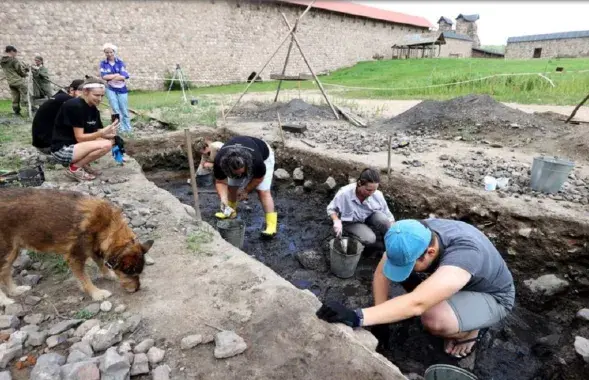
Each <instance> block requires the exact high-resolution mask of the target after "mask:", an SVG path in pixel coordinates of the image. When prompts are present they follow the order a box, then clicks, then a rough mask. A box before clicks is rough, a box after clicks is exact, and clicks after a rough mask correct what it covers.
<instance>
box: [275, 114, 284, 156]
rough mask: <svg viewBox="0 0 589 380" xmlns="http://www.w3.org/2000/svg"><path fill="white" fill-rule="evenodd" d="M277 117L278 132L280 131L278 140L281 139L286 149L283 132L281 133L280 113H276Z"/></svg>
mask: <svg viewBox="0 0 589 380" xmlns="http://www.w3.org/2000/svg"><path fill="white" fill-rule="evenodd" d="M276 116H277V117H278V130H279V131H280V138H281V139H282V145H283V146H284V147H285V148H286V140H284V132H283V131H282V122H281V121H280V113H279V112H278V111H276Z"/></svg>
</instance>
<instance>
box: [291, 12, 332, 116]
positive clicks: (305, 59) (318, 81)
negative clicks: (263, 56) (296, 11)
mask: <svg viewBox="0 0 589 380" xmlns="http://www.w3.org/2000/svg"><path fill="white" fill-rule="evenodd" d="M280 14H281V15H282V18H283V19H284V22H285V23H286V25H287V26H288V28H289V29H292V28H291V27H290V23H289V22H288V19H287V18H286V16H285V15H284V13H282V12H281V13H280ZM292 38H293V39H294V42H295V44H297V48H299V52H300V53H301V56H302V57H303V60H304V61H305V63H306V64H307V67H308V68H309V71H310V72H311V74H312V75H313V78H314V79H315V82H317V85H318V86H319V89H320V90H321V93H322V94H323V97H324V98H325V100H326V101H327V104H329V107H330V108H331V110H332V111H333V114H334V115H335V118H336V120H339V115H338V114H337V111H336V110H335V108H334V107H333V104H331V102H330V101H329V98H328V97H327V94H326V93H325V89H323V85H322V84H321V81H320V80H319V78H317V75H315V72H314V71H313V68H312V67H311V64H310V63H309V60H308V59H307V57H306V56H305V53H303V48H302V47H301V44H300V43H299V39H298V38H297V35H296V34H295V33H292Z"/></svg>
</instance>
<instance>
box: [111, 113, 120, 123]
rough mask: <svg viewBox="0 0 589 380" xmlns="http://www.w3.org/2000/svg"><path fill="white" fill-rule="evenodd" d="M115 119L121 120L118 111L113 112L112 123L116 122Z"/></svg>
mask: <svg viewBox="0 0 589 380" xmlns="http://www.w3.org/2000/svg"><path fill="white" fill-rule="evenodd" d="M115 120H119V121H120V120H121V117H120V116H119V114H118V113H113V114H112V115H110V121H111V123H114V122H115Z"/></svg>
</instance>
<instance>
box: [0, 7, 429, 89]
mask: <svg viewBox="0 0 589 380" xmlns="http://www.w3.org/2000/svg"><path fill="white" fill-rule="evenodd" d="M82 4H83V5H82ZM303 10H304V7H301V6H296V5H289V4H278V3H273V2H267V3H263V2H261V1H251V2H244V1H240V2H239V3H237V2H234V1H232V2H229V1H224V0H208V1H207V0H201V1H196V0H190V1H137V0H129V1H85V2H72V1H63V0H55V1H30V0H27V1H15V0H3V1H2V2H0V25H2V27H1V28H0V41H2V43H3V44H12V45H15V46H16V47H17V48H18V49H19V52H20V54H19V56H20V58H21V59H23V60H24V61H26V62H31V61H32V59H33V56H34V55H35V54H41V55H42V56H43V57H44V58H45V64H46V66H47V67H48V69H49V71H50V73H51V74H52V75H53V76H52V80H53V81H54V82H57V83H59V84H68V83H69V82H70V81H71V80H72V79H74V78H80V77H83V75H84V74H89V75H97V72H98V70H97V67H98V63H99V61H100V60H101V59H103V58H104V54H103V53H102V45H103V44H104V43H106V42H110V43H114V44H115V45H117V46H118V47H119V54H120V57H121V58H122V59H123V60H124V61H125V62H126V63H127V67H128V70H129V72H130V73H131V76H132V77H133V76H135V77H148V78H153V77H155V76H157V77H163V76H164V73H165V72H166V70H170V71H173V69H174V67H175V65H176V63H179V64H181V65H182V67H183V69H184V72H185V74H186V76H187V77H188V78H189V79H193V80H207V81H217V82H214V83H216V84H218V83H219V82H222V81H245V80H246V79H247V77H248V75H249V74H250V73H251V72H252V71H258V70H259V69H260V68H261V66H262V65H263V64H264V62H265V61H266V60H267V59H268V58H269V57H270V55H271V54H272V52H273V51H274V50H275V48H276V47H277V46H278V44H279V42H280V41H281V39H282V38H283V36H285V35H286V33H287V32H288V29H287V28H286V26H285V24H284V21H283V19H282V17H281V15H280V12H284V13H285V15H286V17H287V18H288V19H289V21H290V22H291V23H293V22H294V20H295V18H296V17H298V15H299V14H300V13H302V11H303ZM422 30H424V29H423V28H419V27H413V26H408V25H399V24H391V23H386V22H382V21H372V20H368V19H362V18H359V17H353V16H347V15H341V14H336V13H333V12H328V11H323V10H319V9H312V10H311V11H310V12H309V13H308V14H307V15H306V16H305V18H303V20H302V22H301V24H300V25H299V33H298V38H299V41H300V42H301V44H302V45H303V49H304V52H305V54H306V55H307V57H308V58H309V60H310V61H311V64H312V67H313V69H314V70H316V71H317V72H323V71H328V70H335V69H337V68H340V67H345V66H351V65H353V64H355V63H356V62H358V61H362V60H370V59H372V56H373V55H374V54H375V53H379V54H382V55H384V56H385V57H388V56H390V54H391V48H390V47H391V46H392V45H393V44H394V43H395V42H397V41H399V40H400V39H401V38H402V37H403V36H404V35H405V34H408V33H420V32H421V31H422ZM287 48H288V42H287V43H285V44H284V46H283V48H282V49H281V50H280V52H279V53H278V54H277V55H276V57H275V58H274V59H273V61H272V62H271V64H270V65H269V67H267V68H266V70H265V71H264V72H263V73H262V78H263V79H268V78H269V74H270V73H279V72H280V71H281V69H282V65H283V63H284V57H285V56H286V51H287ZM293 51H294V54H291V60H290V63H289V68H288V71H287V73H290V74H298V73H299V72H308V70H307V68H306V66H305V64H304V62H303V60H302V58H301V56H300V54H299V53H298V50H296V49H294V50H293ZM210 84H213V83H209V85H210ZM162 85H163V83H162V81H153V80H151V81H149V80H143V79H131V81H130V86H131V88H132V89H154V88H161V87H162ZM7 88H8V86H7V85H6V82H5V81H2V82H1V83H0V96H1V97H6V96H7V95H8V92H7Z"/></svg>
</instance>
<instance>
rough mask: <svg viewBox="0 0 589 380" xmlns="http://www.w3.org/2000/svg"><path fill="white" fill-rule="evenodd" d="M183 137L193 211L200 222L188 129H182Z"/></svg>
mask: <svg viewBox="0 0 589 380" xmlns="http://www.w3.org/2000/svg"><path fill="white" fill-rule="evenodd" d="M184 135H185V136H186V154H187V155H188V166H189V167H190V185H191V186H192V195H193V196H194V211H195V212H196V220H198V221H201V220H202V217H201V215H200V203H199V201H198V189H197V188H196V172H195V170H194V158H193V157H192V142H191V141H190V132H189V131H188V129H184Z"/></svg>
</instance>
